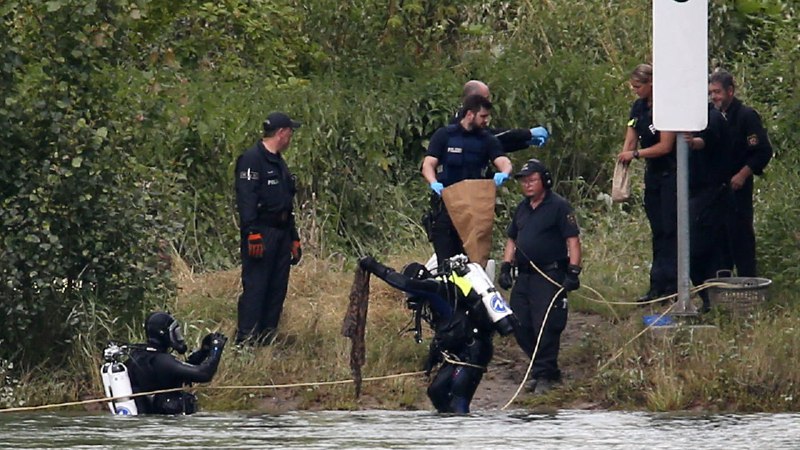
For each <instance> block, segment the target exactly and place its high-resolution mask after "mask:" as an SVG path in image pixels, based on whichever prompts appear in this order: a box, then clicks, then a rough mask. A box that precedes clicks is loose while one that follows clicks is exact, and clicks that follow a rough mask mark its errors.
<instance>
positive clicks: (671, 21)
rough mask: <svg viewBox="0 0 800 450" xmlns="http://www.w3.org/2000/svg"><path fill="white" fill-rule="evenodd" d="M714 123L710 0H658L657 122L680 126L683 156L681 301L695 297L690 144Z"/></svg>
mask: <svg viewBox="0 0 800 450" xmlns="http://www.w3.org/2000/svg"><path fill="white" fill-rule="evenodd" d="M707 123H708V0H653V126H655V128H656V129H657V130H661V131H675V132H678V133H679V134H678V136H677V147H678V149H677V152H678V153H677V160H678V305H677V308H676V310H674V313H675V314H683V315H694V314H696V313H697V312H696V310H695V308H694V306H693V305H692V304H691V303H690V302H689V146H688V144H687V143H686V140H685V136H684V134H685V132H691V131H700V130H703V129H705V128H706V125H707Z"/></svg>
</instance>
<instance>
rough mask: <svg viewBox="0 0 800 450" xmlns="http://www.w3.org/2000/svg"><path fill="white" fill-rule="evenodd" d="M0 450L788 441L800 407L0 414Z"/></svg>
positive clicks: (797, 432) (796, 440) (768, 445)
mask: <svg viewBox="0 0 800 450" xmlns="http://www.w3.org/2000/svg"><path fill="white" fill-rule="evenodd" d="M0 446H1V447H2V448H4V449H5V448H26V449H31V448H73V449H98V448H142V449H162V448H187V449H211V448H235V449H255V448H303V449H337V450H344V449H371V448H374V449H423V448H434V449H436V448H441V449H445V448H447V449H450V448H458V449H573V448H580V447H583V448H585V449H606V448H609V449H611V448H613V449H642V448H647V449H675V448H686V449H689V448H702V449H754V448H755V449H759V448H760V449H784V448H786V449H788V448H800V414H749V415H716V416H697V415H674V414H672V415H662V414H650V413H640V412H635V413H634V412H611V411H574V410H563V411H558V412H553V413H551V414H541V413H536V414H534V413H530V412H527V411H512V412H507V411H489V412H479V413H475V414H471V415H469V416H441V415H437V414H435V413H432V412H426V411H413V412H403V411H357V412H345V411H324V412H293V413H286V414H281V415H261V414H258V415H250V414H244V413H241V414H235V413H230V414H219V413H199V414H196V415H193V416H186V417H158V416H146V417H145V416H142V417H113V416H111V415H105V414H101V415H98V414H94V415H86V414H68V413H50V414H29V415H13V414H8V415H0Z"/></svg>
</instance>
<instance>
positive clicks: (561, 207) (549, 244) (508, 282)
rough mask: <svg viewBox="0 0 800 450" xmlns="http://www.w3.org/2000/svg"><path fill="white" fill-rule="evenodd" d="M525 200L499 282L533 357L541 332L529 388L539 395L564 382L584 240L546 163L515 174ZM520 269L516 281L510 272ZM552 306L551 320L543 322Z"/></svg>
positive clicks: (511, 229)
mask: <svg viewBox="0 0 800 450" xmlns="http://www.w3.org/2000/svg"><path fill="white" fill-rule="evenodd" d="M515 178H517V179H518V180H519V182H520V184H521V186H522V192H523V194H524V195H525V199H524V200H522V202H520V203H519V205H518V206H517V208H516V210H515V211H514V216H513V218H512V220H511V223H510V224H509V225H508V228H507V230H506V232H507V235H508V239H507V241H506V247H505V252H504V254H503V263H502V264H501V265H500V277H499V279H498V284H499V285H500V287H502V288H504V289H512V286H513V289H512V290H511V309H512V310H513V311H514V315H515V316H516V317H517V319H518V320H519V324H518V326H517V327H516V328H515V330H514V336H515V337H516V339H517V343H518V344H519V346H520V348H521V349H522V351H523V352H525V354H526V355H528V357H529V358H531V357H533V353H534V349H535V348H536V344H537V340H538V339H539V334H540V330H542V328H543V327H544V331H543V332H541V342H539V346H538V350H537V351H536V357H535V358H534V360H533V367H532V373H531V375H532V380H531V382H530V384H529V385H528V386H527V387H528V390H532V391H533V392H534V393H537V394H541V393H544V392H547V390H549V389H550V388H551V387H552V386H553V384H555V383H557V382H559V381H560V380H561V370H560V369H559V368H558V352H559V348H560V340H561V332H562V331H564V328H565V327H566V324H567V296H566V292H567V291H572V290H575V289H578V288H579V287H580V281H579V275H580V273H581V242H580V238H579V230H578V223H577V220H576V219H575V213H574V212H573V209H572V207H571V206H570V204H569V203H568V202H567V201H566V200H565V199H564V198H563V197H561V196H560V195H558V194H556V193H555V192H553V191H551V190H550V189H551V188H552V186H553V178H552V176H551V175H550V171H548V170H547V169H546V168H545V166H544V165H542V163H541V162H540V161H539V160H537V159H530V160H528V162H526V163H525V165H524V166H522V169H521V170H520V171H519V172H518V173H517V174H516V175H515ZM515 265H516V267H517V271H518V278H517V280H516V283H514V279H513V275H512V271H513V266H515ZM548 307H549V308H550V309H549V311H550V313H549V314H548V318H547V322H544V318H545V315H546V314H547V311H548Z"/></svg>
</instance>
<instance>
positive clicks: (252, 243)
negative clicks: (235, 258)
mask: <svg viewBox="0 0 800 450" xmlns="http://www.w3.org/2000/svg"><path fill="white" fill-rule="evenodd" d="M247 254H248V255H249V256H250V257H251V258H261V257H263V256H264V240H263V239H262V238H261V233H250V235H249V236H247Z"/></svg>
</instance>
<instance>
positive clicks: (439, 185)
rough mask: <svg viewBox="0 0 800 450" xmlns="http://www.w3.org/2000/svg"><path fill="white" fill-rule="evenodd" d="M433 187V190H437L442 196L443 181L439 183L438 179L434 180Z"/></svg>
mask: <svg viewBox="0 0 800 450" xmlns="http://www.w3.org/2000/svg"><path fill="white" fill-rule="evenodd" d="M431 189H433V192H436V193H437V194H439V196H441V195H442V190H444V185H443V184H442V183H439V182H438V181H434V182H433V183H431Z"/></svg>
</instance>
